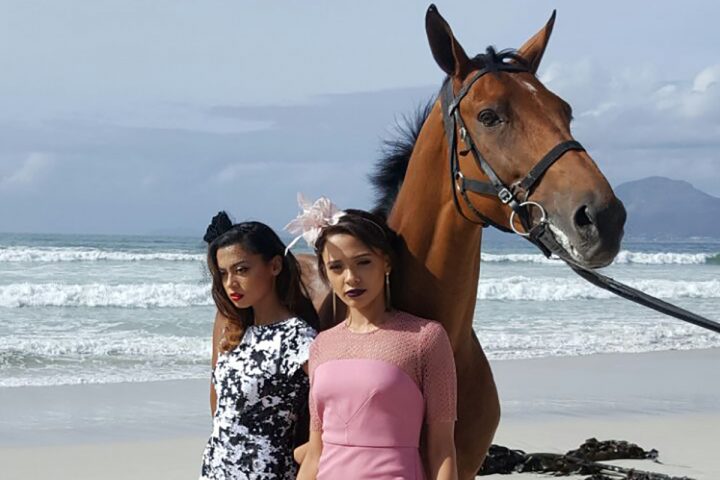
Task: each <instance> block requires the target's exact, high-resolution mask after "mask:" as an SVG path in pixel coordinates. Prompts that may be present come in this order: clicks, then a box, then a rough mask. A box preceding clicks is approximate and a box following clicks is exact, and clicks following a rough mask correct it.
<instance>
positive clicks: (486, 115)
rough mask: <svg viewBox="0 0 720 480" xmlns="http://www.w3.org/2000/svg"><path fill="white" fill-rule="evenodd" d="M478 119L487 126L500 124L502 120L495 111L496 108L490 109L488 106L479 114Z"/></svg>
mask: <svg viewBox="0 0 720 480" xmlns="http://www.w3.org/2000/svg"><path fill="white" fill-rule="evenodd" d="M478 120H479V121H480V123H482V124H483V126H485V127H494V126H495V125H498V124H499V123H501V122H502V120H500V117H499V116H498V114H497V113H495V111H494V110H490V109H489V108H486V109H485V110H483V111H482V112H480V113H479V114H478Z"/></svg>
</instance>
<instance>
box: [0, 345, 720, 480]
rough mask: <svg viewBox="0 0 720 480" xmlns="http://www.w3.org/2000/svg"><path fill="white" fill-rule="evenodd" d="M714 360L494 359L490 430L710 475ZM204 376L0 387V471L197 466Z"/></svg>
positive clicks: (132, 471)
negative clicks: (499, 411)
mask: <svg viewBox="0 0 720 480" xmlns="http://www.w3.org/2000/svg"><path fill="white" fill-rule="evenodd" d="M718 366H720V349H711V350H696V351H687V352H657V353H642V354H606V355H593V356H588V357H565V358H546V359H535V360H506V361H496V362H493V369H494V372H495V377H496V381H497V383H498V388H499V390H500V395H501V399H502V404H503V419H502V421H501V425H500V427H499V430H498V433H497V435H496V439H495V442H496V443H498V444H502V445H505V446H508V447H510V448H518V449H522V450H525V451H527V452H537V451H541V452H550V453H563V452H565V451H567V450H570V449H573V448H576V447H578V446H579V445H580V444H581V443H582V442H583V441H584V440H585V439H587V438H590V437H596V438H598V439H600V440H604V439H618V440H628V441H632V442H636V443H638V444H639V445H640V446H642V447H643V448H645V449H651V448H656V449H658V450H659V451H660V461H661V462H663V465H659V464H655V463H653V462H650V461H647V460H645V461H617V462H612V463H615V464H618V465H621V466H632V467H635V468H639V469H645V470H651V471H659V472H663V473H667V474H672V475H676V476H683V475H684V476H688V477H691V478H696V479H707V480H716V479H718V478H720V459H719V458H718V457H717V456H716V454H715V450H716V447H717V445H718V440H717V434H716V432H719V431H720V375H719V374H718ZM208 388H209V387H208V382H207V381H206V380H182V381H165V382H148V383H136V384H108V385H77V386H61V387H18V388H4V389H0V464H1V465H2V467H1V469H2V470H1V472H2V473H0V477H1V478H3V479H5V480H15V479H28V478H54V479H58V480H65V479H67V480H69V479H97V478H103V479H109V480H114V479H145V478H147V479H158V480H159V479H168V480H169V479H194V478H197V474H198V469H199V466H200V456H201V453H202V449H203V446H204V444H205V441H206V438H207V435H208V434H209V432H210V415H209V407H208ZM484 478H493V479H494V478H517V479H533V478H548V477H547V476H537V475H532V474H515V475H512V476H502V477H501V476H499V475H496V476H490V477H484ZM576 478H581V477H576Z"/></svg>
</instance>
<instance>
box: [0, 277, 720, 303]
mask: <svg viewBox="0 0 720 480" xmlns="http://www.w3.org/2000/svg"><path fill="white" fill-rule="evenodd" d="M628 283H629V284H630V285H631V286H633V287H635V288H638V289H639V290H642V291H644V292H647V293H649V294H650V295H654V296H656V297H660V298H667V299H673V298H720V280H708V281H697V282H693V281H684V280H660V279H658V280H639V281H634V282H628ZM477 298H478V299H479V300H531V301H536V302H552V301H566V300H583V299H609V298H616V297H615V296H614V295H613V294H612V293H610V292H608V291H606V290H602V289H600V288H598V287H595V286H593V285H591V284H589V283H586V282H583V281H582V280H580V279H566V278H556V277H533V278H530V277H525V276H513V277H507V278H500V279H497V278H496V279H481V281H480V284H479V285H478V291H477ZM211 305H213V300H212V297H211V295H210V286H209V285H207V284H197V283H139V284H121V285H106V284H100V283H90V284H83V285H80V284H70V285H62V284H56V283H50V284H31V283H15V284H10V285H0V307H5V308H25V307H117V308H167V307H175V308H177V307H194V306H211Z"/></svg>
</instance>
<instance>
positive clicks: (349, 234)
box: [288, 198, 457, 480]
mask: <svg viewBox="0 0 720 480" xmlns="http://www.w3.org/2000/svg"><path fill="white" fill-rule="evenodd" d="M304 207H305V212H304V213H303V214H301V215H300V217H298V219H296V220H295V221H294V222H291V224H290V225H288V229H289V230H291V231H292V230H293V229H294V230H295V231H296V232H302V233H304V235H303V236H304V237H305V239H306V240H308V243H312V244H314V247H315V249H316V253H317V255H318V267H319V271H320V272H321V275H322V276H323V277H324V279H325V280H326V281H327V282H328V283H329V285H330V286H331V287H332V291H333V294H334V295H335V301H339V302H343V303H344V304H345V305H346V306H347V315H346V316H345V318H344V319H342V321H340V323H338V324H337V325H336V326H335V327H333V328H330V329H328V330H325V331H324V332H322V333H320V334H319V335H318V337H317V338H316V340H315V341H314V342H313V344H312V345H311V347H310V359H309V374H310V440H309V444H308V447H307V450H306V453H305V456H304V459H303V462H302V466H301V468H300V472H299V474H298V479H302V480H307V479H320V480H325V479H331V480H337V479H347V480H350V479H352V480H360V479H362V480H400V479H402V480H406V479H407V480H411V479H412V480H424V479H432V480H454V479H457V467H456V461H455V446H454V441H453V433H454V425H455V420H456V376H455V364H454V360H453V352H452V348H451V346H450V341H449V340H448V337H447V334H446V333H445V330H444V329H443V328H442V326H441V325H440V324H439V323H437V322H434V321H431V320H425V319H422V318H418V317H415V316H413V315H411V314H409V313H405V312H401V311H398V310H395V309H393V308H392V303H391V298H390V288H389V287H390V279H391V275H390V274H391V272H392V269H393V266H394V245H395V244H396V242H397V239H396V236H395V234H394V233H393V232H392V231H391V230H390V229H389V228H388V227H387V226H386V225H385V223H384V221H383V220H382V219H381V218H379V217H377V216H375V215H372V214H370V213H367V212H364V211H360V210H347V211H345V212H339V211H336V209H334V206H332V204H330V203H329V201H328V200H327V199H324V198H323V199H320V200H318V201H317V202H316V203H315V204H314V205H313V206H310V205H309V204H307V203H306V204H305V205H304ZM318 218H320V227H322V228H320V229H319V234H318V233H317V232H318V229H317V228H315V227H317V226H318V225H317V222H318ZM313 228H315V229H314V233H313ZM314 236H317V238H316V239H315V238H313V237H314ZM421 432H424V437H423V438H424V441H423V442H422V446H421V441H420V438H421Z"/></svg>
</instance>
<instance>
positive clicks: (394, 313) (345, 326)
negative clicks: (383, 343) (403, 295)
mask: <svg viewBox="0 0 720 480" xmlns="http://www.w3.org/2000/svg"><path fill="white" fill-rule="evenodd" d="M397 313H398V311H397V310H393V311H392V312H390V317H389V318H388V319H387V320H385V321H384V322H383V323H382V324H380V325H378V326H377V328H375V329H374V330H370V331H369V332H355V331H353V330H351V329H350V326H349V325H348V323H347V321H346V320H343V321H342V323H341V325H342V328H343V330H345V331H346V332H349V333H352V334H353V335H372V334H374V333H376V332H379V331H380V330H385V328H384V327H385V326H387V325H388V324H389V323H390V322H392V321H393V320H395V318H396V317H397Z"/></svg>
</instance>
